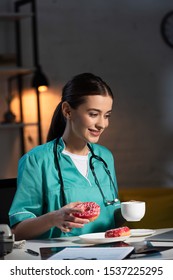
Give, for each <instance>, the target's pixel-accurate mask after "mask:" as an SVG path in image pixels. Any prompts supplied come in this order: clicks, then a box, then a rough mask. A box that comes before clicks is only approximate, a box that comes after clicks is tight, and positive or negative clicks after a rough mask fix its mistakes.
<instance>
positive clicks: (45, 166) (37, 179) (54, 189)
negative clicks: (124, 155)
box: [9, 138, 120, 238]
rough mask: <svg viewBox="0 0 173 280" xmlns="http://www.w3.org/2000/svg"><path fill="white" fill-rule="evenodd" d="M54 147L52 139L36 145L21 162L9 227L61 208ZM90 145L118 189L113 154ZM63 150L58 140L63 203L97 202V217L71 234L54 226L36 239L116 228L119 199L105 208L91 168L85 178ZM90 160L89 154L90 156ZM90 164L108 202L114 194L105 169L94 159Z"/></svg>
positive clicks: (99, 146)
mask: <svg viewBox="0 0 173 280" xmlns="http://www.w3.org/2000/svg"><path fill="white" fill-rule="evenodd" d="M54 144H55V140H53V141H50V142H48V143H46V144H43V145H40V146H37V147H35V148H33V149H32V150H30V151H29V152H28V153H26V154H25V155H24V156H23V157H22V158H21V159H20V161H19V166H18V178H17V191H16V194H15V197H14V199H13V203H12V206H11V209H10V211H9V219H10V225H11V226H13V225H15V224H16V223H19V222H21V221H23V220H26V219H28V218H35V217H38V216H41V215H43V214H45V213H48V212H51V211H54V210H58V209H60V208H61V207H62V206H61V200H62V197H61V195H60V186H61V182H60V179H59V175H58V171H57V169H56V167H55V158H54V152H53V149H54ZM90 145H91V147H92V149H93V151H94V154H96V155H97V156H100V157H102V158H103V159H104V160H105V162H106V163H107V165H108V169H109V171H110V173H111V177H112V179H113V181H114V184H115V187H116V189H117V181H116V175H115V167H114V159H113V156H112V153H111V152H110V151H109V150H108V149H107V148H105V147H103V146H101V145H98V144H90ZM64 147H65V145H64V142H63V140H62V138H60V140H59V143H58V145H57V155H58V160H59V164H60V167H61V173H62V178H63V182H64V193H65V198H66V203H67V204H68V203H70V202H76V201H82V202H85V201H93V202H96V203H97V204H99V205H100V215H99V217H98V218H97V219H96V220H95V221H93V222H90V223H88V224H86V225H84V227H83V228H73V229H72V230H71V232H69V233H63V232H61V230H60V229H58V228H57V227H53V228H51V229H50V230H49V231H47V232H45V233H44V234H43V235H41V236H39V237H38V238H53V237H61V236H64V235H65V236H78V235H81V234H87V233H94V232H104V231H106V230H108V229H112V228H115V226H116V221H117V222H118V216H119V214H117V215H116V212H117V213H119V212H120V211H119V210H120V201H119V200H118V202H116V203H115V204H113V205H109V206H106V205H105V203H104V201H103V197H102V195H101V192H100V190H99V188H98V186H97V184H96V183H95V179H94V176H93V174H92V171H91V169H90V168H88V174H87V177H84V176H83V175H82V174H81V173H80V172H79V170H78V169H77V168H76V166H75V164H74V163H73V161H72V159H71V158H70V157H69V156H68V155H65V154H63V153H62V151H63V149H64ZM90 157H91V152H90V153H89V158H90ZM92 162H93V165H94V169H95V173H96V176H97V178H98V181H99V183H100V186H101V188H102V191H103V193H104V196H105V198H106V199H108V200H113V199H115V197H116V196H117V194H116V193H115V189H114V187H113V186H112V184H111V182H110V179H109V176H108V175H107V174H106V172H105V170H104V166H103V163H102V162H101V161H99V160H96V159H93V161H92ZM114 216H115V219H114Z"/></svg>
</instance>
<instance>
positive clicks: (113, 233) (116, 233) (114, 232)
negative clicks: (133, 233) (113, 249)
mask: <svg viewBox="0 0 173 280" xmlns="http://www.w3.org/2000/svg"><path fill="white" fill-rule="evenodd" d="M121 236H130V229H129V228H128V227H126V226H125V227H119V228H114V229H110V230H107V231H106V232H105V237H106V238H111V237H112V238H113V237H121Z"/></svg>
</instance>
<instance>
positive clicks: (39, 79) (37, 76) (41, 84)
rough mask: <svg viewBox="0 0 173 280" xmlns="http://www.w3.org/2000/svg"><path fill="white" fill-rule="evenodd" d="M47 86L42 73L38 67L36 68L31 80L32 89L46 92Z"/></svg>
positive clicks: (47, 83)
mask: <svg viewBox="0 0 173 280" xmlns="http://www.w3.org/2000/svg"><path fill="white" fill-rule="evenodd" d="M48 86H49V82H48V80H47V78H46V76H45V74H44V73H43V71H42V69H41V67H40V66H37V69H36V71H35V73H34V76H33V79H32V87H34V88H36V89H38V91H39V92H43V91H46V90H47V88H48Z"/></svg>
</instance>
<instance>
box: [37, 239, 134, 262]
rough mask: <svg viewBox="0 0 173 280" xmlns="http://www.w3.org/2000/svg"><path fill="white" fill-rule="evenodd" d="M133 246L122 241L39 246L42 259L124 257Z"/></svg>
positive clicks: (118, 258) (119, 258)
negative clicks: (87, 244)
mask: <svg viewBox="0 0 173 280" xmlns="http://www.w3.org/2000/svg"><path fill="white" fill-rule="evenodd" d="M133 249H134V247H132V246H129V245H128V244H126V243H124V242H116V243H109V244H99V245H92V246H86V247H85V246H84V247H82V246H67V247H43V248H42V247H41V248H40V255H41V259H42V260H46V259H49V260H51V259H52V260H53V259H61V260H62V259H66V260H67V259H95V260H96V259H103V260H104V259H117V260H121V259H124V258H126V257H127V256H128V255H129V254H130V253H131V252H132V251H133Z"/></svg>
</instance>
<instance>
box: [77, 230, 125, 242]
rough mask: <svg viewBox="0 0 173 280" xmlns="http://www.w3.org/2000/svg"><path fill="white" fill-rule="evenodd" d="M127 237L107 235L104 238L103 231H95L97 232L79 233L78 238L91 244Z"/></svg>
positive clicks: (116, 240)
mask: <svg viewBox="0 0 173 280" xmlns="http://www.w3.org/2000/svg"><path fill="white" fill-rule="evenodd" d="M128 237H129V236H121V237H111V238H109V237H107V238H105V232H97V233H89V234H82V235H79V238H80V239H81V240H83V241H84V242H85V243H91V244H93V243H94V244H99V243H110V242H118V241H124V240H126V239H127V238H128Z"/></svg>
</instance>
